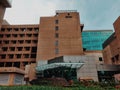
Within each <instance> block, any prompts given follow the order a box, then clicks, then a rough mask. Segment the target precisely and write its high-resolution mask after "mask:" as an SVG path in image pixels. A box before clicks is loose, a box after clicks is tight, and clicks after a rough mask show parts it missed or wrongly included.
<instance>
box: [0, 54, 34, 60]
mask: <svg viewBox="0 0 120 90" xmlns="http://www.w3.org/2000/svg"><path fill="white" fill-rule="evenodd" d="M13 58H18V59H20V58H36V54H7V55H6V54H1V55H0V59H13Z"/></svg>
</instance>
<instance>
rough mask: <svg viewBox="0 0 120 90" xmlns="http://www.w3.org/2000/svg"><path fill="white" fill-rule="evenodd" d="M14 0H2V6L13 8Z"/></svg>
mask: <svg viewBox="0 0 120 90" xmlns="http://www.w3.org/2000/svg"><path fill="white" fill-rule="evenodd" d="M11 3H12V0H0V4H2V5H3V6H5V7H11Z"/></svg>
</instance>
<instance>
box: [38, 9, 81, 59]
mask: <svg viewBox="0 0 120 90" xmlns="http://www.w3.org/2000/svg"><path fill="white" fill-rule="evenodd" d="M82 27H83V25H82V24H80V21H79V13H78V12H77V11H75V10H72V11H69V10H68V11H64V10H62V11H56V15H55V16H53V17H41V18H40V32H39V33H40V34H39V36H38V51H37V61H38V60H48V59H51V58H54V57H58V56H63V55H81V54H83V48H82V38H81V31H82Z"/></svg>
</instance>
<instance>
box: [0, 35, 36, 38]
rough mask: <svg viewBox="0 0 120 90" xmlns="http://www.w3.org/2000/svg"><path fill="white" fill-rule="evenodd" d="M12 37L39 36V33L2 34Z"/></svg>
mask: <svg viewBox="0 0 120 90" xmlns="http://www.w3.org/2000/svg"><path fill="white" fill-rule="evenodd" d="M4 37H7V38H10V37H12V38H13V37H15V38H16V37H38V34H0V38H4Z"/></svg>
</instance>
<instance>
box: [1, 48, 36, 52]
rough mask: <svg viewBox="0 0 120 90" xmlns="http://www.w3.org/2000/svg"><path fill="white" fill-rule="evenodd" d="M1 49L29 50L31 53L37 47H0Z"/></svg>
mask: <svg viewBox="0 0 120 90" xmlns="http://www.w3.org/2000/svg"><path fill="white" fill-rule="evenodd" d="M1 51H31V52H32V53H36V52H37V47H9V48H8V47H2V48H1Z"/></svg>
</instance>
